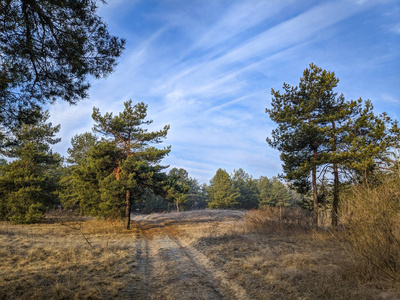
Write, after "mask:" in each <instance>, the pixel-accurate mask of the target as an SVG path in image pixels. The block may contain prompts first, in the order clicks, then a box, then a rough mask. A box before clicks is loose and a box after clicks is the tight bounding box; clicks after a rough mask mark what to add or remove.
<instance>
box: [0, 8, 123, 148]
mask: <svg viewBox="0 0 400 300" xmlns="http://www.w3.org/2000/svg"><path fill="white" fill-rule="evenodd" d="M96 2H97V1H95V0H88V1H75V0H65V1H48V0H35V1H30V0H4V1H0V19H1V22H0V57H1V61H0V124H1V126H2V127H3V130H4V129H6V128H11V127H12V126H14V125H16V124H21V123H32V122H34V118H33V120H32V112H36V111H37V108H38V107H39V106H41V105H43V104H46V103H52V102H54V101H55V100H58V99H62V100H65V101H67V102H68V103H71V104H73V103H76V102H77V101H79V100H81V99H84V98H86V97H87V92H88V89H89V86H90V84H89V80H88V77H89V76H93V77H95V78H100V77H105V76H106V75H108V74H110V73H111V72H112V71H113V69H114V67H115V65H116V61H117V58H118V57H119V56H120V55H121V52H122V50H123V48H124V43H125V41H124V40H121V39H119V38H117V37H115V36H112V35H110V33H109V32H108V30H107V26H106V24H105V23H104V22H103V21H102V20H101V19H100V17H99V16H98V15H96V9H97V5H96ZM35 117H36V116H35ZM0 141H1V139H0Z"/></svg>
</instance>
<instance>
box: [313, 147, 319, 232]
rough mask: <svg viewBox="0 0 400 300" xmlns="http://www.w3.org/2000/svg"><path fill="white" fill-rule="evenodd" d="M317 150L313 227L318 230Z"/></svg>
mask: <svg viewBox="0 0 400 300" xmlns="http://www.w3.org/2000/svg"><path fill="white" fill-rule="evenodd" d="M316 161H317V150H316V149H315V150H314V166H313V167H312V188H313V204H314V205H313V208H314V215H313V227H314V229H317V227H318V193H317V166H316Z"/></svg>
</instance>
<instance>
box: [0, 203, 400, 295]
mask: <svg viewBox="0 0 400 300" xmlns="http://www.w3.org/2000/svg"><path fill="white" fill-rule="evenodd" d="M249 217H251V212H250V213H247V215H246V213H245V212H241V211H223V210H214V211H209V210H206V211H194V212H183V213H169V214H151V215H136V216H134V218H133V219H134V222H133V225H134V226H133V230H131V231H122V230H121V229H120V228H121V226H122V224H121V223H117V222H116V223H110V222H101V221H95V220H86V221H74V222H72V221H71V220H70V221H69V222H64V223H62V222H58V223H57V222H51V223H50V224H38V225H29V226H27V225H25V226H23V225H10V224H8V223H1V224H0V243H1V246H0V265H1V270H0V299H32V298H36V299H44V298H46V299H47V298H49V299H50V298H53V299H73V298H77V299H112V298H118V299H398V298H400V289H399V284H398V283H395V282H390V281H387V280H382V281H377V280H376V279H374V280H372V279H371V280H369V279H367V278H363V277H362V276H361V275H359V272H357V267H356V265H354V262H353V260H352V256H351V255H349V254H348V252H349V251H350V250H349V248H348V246H346V244H345V243H344V242H339V239H337V238H335V237H333V236H332V235H330V234H329V233H319V234H311V233H307V232H302V231H290V232H288V231H271V230H261V229H260V228H254V226H251V222H249V220H248V218H249Z"/></svg>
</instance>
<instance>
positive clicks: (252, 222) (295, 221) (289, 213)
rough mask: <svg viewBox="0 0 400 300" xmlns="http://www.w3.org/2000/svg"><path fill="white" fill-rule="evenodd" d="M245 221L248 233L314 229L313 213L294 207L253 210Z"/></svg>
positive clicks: (248, 213)
mask: <svg viewBox="0 0 400 300" xmlns="http://www.w3.org/2000/svg"><path fill="white" fill-rule="evenodd" d="M244 220H245V225H246V228H247V230H248V231H254V230H255V231H264V232H275V231H278V230H288V231H292V230H301V231H307V230H309V229H310V228H311V227H312V216H311V213H310V212H309V211H307V210H304V209H301V208H292V207H289V208H287V207H267V208H264V209H262V210H261V209H260V210H251V211H248V212H247V214H246V215H245V217H244Z"/></svg>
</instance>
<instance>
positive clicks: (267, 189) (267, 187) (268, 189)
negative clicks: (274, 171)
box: [258, 176, 272, 207]
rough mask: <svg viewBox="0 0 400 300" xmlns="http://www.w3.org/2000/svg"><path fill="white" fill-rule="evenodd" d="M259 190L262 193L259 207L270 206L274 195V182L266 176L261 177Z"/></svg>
mask: <svg viewBox="0 0 400 300" xmlns="http://www.w3.org/2000/svg"><path fill="white" fill-rule="evenodd" d="M258 190H259V192H260V196H259V200H258V202H259V207H263V206H269V204H268V203H269V201H270V200H269V199H270V198H271V193H272V182H271V180H269V179H268V178H267V177H265V176H261V177H260V178H259V179H258Z"/></svg>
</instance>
